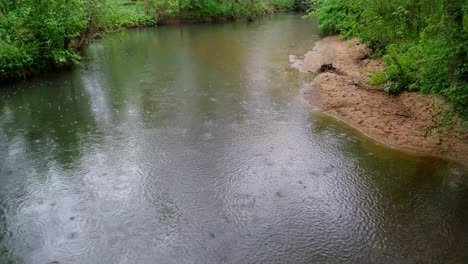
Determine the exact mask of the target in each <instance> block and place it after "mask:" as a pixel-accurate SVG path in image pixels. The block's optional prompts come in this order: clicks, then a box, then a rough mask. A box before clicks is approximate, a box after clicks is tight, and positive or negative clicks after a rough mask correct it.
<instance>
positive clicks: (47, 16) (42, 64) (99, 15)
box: [0, 0, 301, 81]
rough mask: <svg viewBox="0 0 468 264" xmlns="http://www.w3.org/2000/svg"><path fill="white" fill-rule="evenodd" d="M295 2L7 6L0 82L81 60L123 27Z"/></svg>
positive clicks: (84, 1)
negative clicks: (92, 45) (88, 46)
mask: <svg viewBox="0 0 468 264" xmlns="http://www.w3.org/2000/svg"><path fill="white" fill-rule="evenodd" d="M300 2H301V1H297V0H296V1H294V0H236V1H221V0H196V1H195V0H40V1H38V0H2V1H0V81H2V80H10V79H16V78H24V77H26V76H28V75H31V74H33V73H36V72H39V71H41V70H44V69H49V68H51V67H60V66H68V65H72V64H74V63H76V62H77V61H78V60H79V59H80V55H79V53H78V51H79V49H80V47H82V46H83V44H85V43H86V41H87V40H89V39H93V38H96V37H99V36H100V34H102V33H103V32H107V31H110V30H115V29H118V28H120V27H122V26H142V25H143V26H151V25H154V24H155V23H158V22H159V21H161V20H164V19H168V18H174V17H175V18H178V17H179V18H185V19H189V20H191V21H194V20H195V21H204V20H211V19H221V18H222V19H229V18H234V17H253V16H256V15H260V14H263V13H268V12H272V11H274V10H276V9H292V8H296V7H300V6H301V5H300Z"/></svg>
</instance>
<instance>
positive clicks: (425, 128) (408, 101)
mask: <svg viewBox="0 0 468 264" xmlns="http://www.w3.org/2000/svg"><path fill="white" fill-rule="evenodd" d="M370 54H371V51H370V50H369V49H368V48H366V47H365V45H362V44H360V43H359V41H358V40H351V41H341V40H339V39H338V38H337V37H327V38H325V39H323V40H321V41H319V42H318V43H317V44H316V46H315V47H314V48H313V50H311V51H310V52H308V53H307V54H306V56H305V58H304V61H302V62H301V63H297V62H296V63H295V65H296V66H298V67H299V68H300V69H301V70H302V71H308V72H318V69H319V68H320V67H321V66H322V65H323V64H333V67H334V68H336V70H332V71H327V72H324V73H319V74H318V76H317V77H315V78H314V80H313V82H312V83H311V85H310V87H309V88H308V89H307V90H305V91H304V95H305V98H306V99H307V101H308V102H309V103H310V104H312V105H314V106H315V107H318V108H319V109H321V110H322V111H323V112H325V113H326V114H329V115H331V116H334V117H336V118H338V119H340V120H342V121H344V122H346V123H348V124H349V125H351V126H353V127H355V128H357V129H358V130H360V131H361V132H363V133H364V134H366V135H367V136H369V137H371V138H374V139H375V140H377V141H380V142H382V143H384V144H387V145H390V146H392V147H397V148H401V149H405V150H408V151H411V152H415V153H419V154H424V155H431V156H437V157H442V158H446V159H451V160H455V161H458V162H460V163H463V164H465V165H467V164H468V133H466V132H458V133H453V132H450V133H448V132H445V131H443V130H442V129H440V128H438V127H437V126H435V121H434V120H436V119H437V118H439V117H440V113H441V112H443V111H441V110H442V109H444V107H446V105H445V104H444V103H443V100H442V99H441V98H439V97H437V96H433V95H427V94H420V93H409V92H403V93H401V94H399V95H398V96H392V95H388V94H387V93H385V92H384V91H383V87H376V86H371V85H369V84H368V73H369V71H372V70H381V69H382V68H383V63H382V61H381V60H374V59H369V55H370ZM454 130H456V129H454Z"/></svg>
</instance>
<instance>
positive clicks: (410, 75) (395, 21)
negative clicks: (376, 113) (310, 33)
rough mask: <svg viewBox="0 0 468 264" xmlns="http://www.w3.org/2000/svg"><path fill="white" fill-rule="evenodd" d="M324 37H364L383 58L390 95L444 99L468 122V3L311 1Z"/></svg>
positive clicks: (463, 0) (377, 80) (382, 80)
mask: <svg viewBox="0 0 468 264" xmlns="http://www.w3.org/2000/svg"><path fill="white" fill-rule="evenodd" d="M312 2H313V5H314V8H313V12H312V13H313V14H314V15H316V16H317V17H318V20H319V27H320V30H321V32H322V33H323V34H325V35H329V34H336V33H340V34H341V35H342V36H344V37H345V38H351V37H359V38H361V39H362V40H363V41H364V42H366V43H367V44H368V45H370V47H371V48H373V49H374V50H375V51H376V52H377V54H379V55H383V57H384V61H385V65H386V70H385V72H384V73H382V74H377V75H375V76H374V78H373V80H372V81H373V82H374V83H386V87H385V90H386V91H387V92H389V93H397V92H399V91H402V90H410V91H416V90H417V91H421V92H426V93H435V94H441V95H443V96H444V97H445V98H446V99H447V100H448V101H449V102H451V103H452V104H453V106H454V107H455V108H456V109H457V110H458V111H459V112H460V113H461V114H462V116H463V117H464V118H465V119H467V118H468V1H466V0H392V1H389V0H372V1H369V0H312Z"/></svg>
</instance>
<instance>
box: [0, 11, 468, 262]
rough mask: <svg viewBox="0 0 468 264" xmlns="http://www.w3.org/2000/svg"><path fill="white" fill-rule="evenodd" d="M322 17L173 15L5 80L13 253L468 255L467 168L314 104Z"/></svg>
mask: <svg viewBox="0 0 468 264" xmlns="http://www.w3.org/2000/svg"><path fill="white" fill-rule="evenodd" d="M316 40H318V35H317V32H316V25H315V24H314V23H313V22H311V21H306V20H302V19H301V18H300V16H299V15H293V14H277V15H274V16H271V17H266V18H263V19H259V20H257V21H255V22H252V23H246V22H242V21H238V22H232V23H225V24H216V25H184V26H166V27H161V28H158V29H142V30H135V31H131V32H130V33H128V34H123V35H122V34H119V35H115V36H112V37H110V38H107V39H105V40H101V41H99V42H97V43H95V44H93V45H90V47H89V48H88V49H87V51H86V53H87V57H88V58H89V60H88V61H86V62H84V63H83V67H80V68H77V69H75V70H73V71H70V72H61V73H55V74H49V76H45V77H41V78H36V79H33V80H29V81H25V82H22V83H18V84H15V85H10V86H8V87H4V88H5V89H2V90H1V91H0V263H105V264H106V263H163V264H164V263H168V264H169V263H200V264H209V263H467V261H468V253H467V249H468V175H467V174H468V173H467V170H466V169H464V168H462V167H458V166H457V165H455V164H452V163H449V162H446V161H442V160H438V159H433V158H427V157H426V158H425V157H419V156H415V155H409V154H406V153H404V152H400V151H396V150H392V149H389V148H386V147H384V146H381V145H379V144H377V143H375V142H373V141H372V140H369V139H366V138H364V137H363V136H362V135H360V134H359V133H357V132H356V131H354V130H352V129H351V128H349V127H347V126H345V125H343V124H341V123H339V122H337V121H335V120H333V119H332V118H329V117H326V116H323V115H321V114H320V113H318V112H314V111H313V110H312V109H311V108H310V107H308V106H307V104H306V103H305V102H304V101H303V99H302V98H301V94H300V89H301V88H303V87H304V83H306V82H307V81H308V80H310V76H308V74H305V73H300V72H298V71H297V70H295V69H293V68H292V67H291V66H290V62H289V58H288V57H289V55H301V54H304V53H305V52H306V51H307V50H308V49H311V47H312V46H313V43H314V41H316Z"/></svg>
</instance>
